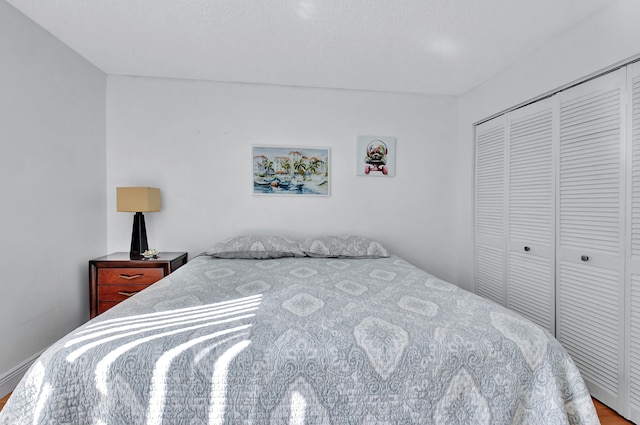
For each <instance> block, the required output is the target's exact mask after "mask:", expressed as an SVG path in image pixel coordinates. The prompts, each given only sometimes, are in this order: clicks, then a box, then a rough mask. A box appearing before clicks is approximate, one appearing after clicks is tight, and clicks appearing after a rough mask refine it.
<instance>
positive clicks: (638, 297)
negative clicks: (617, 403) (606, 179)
mask: <svg viewBox="0 0 640 425" xmlns="http://www.w3.org/2000/svg"><path fill="white" fill-rule="evenodd" d="M629 82H630V84H629V87H630V89H631V102H630V106H631V107H630V123H631V134H630V136H631V146H630V152H629V155H628V162H627V164H628V167H629V168H628V169H629V171H630V172H629V174H630V175H629V179H628V180H627V181H628V182H629V184H628V190H627V197H628V201H627V228H628V229H629V232H627V233H629V234H630V242H631V244H630V246H629V247H628V262H627V270H628V273H627V279H628V280H627V288H629V292H628V295H627V299H628V300H629V301H628V303H629V304H628V309H627V311H628V312H629V314H628V317H627V320H628V322H627V323H628V324H629V326H628V329H629V332H628V334H627V340H628V344H627V347H628V351H627V353H628V356H627V365H628V370H629V373H628V376H629V383H628V386H629V416H628V417H629V419H631V420H632V421H634V422H636V423H640V63H636V64H634V65H630V66H629Z"/></svg>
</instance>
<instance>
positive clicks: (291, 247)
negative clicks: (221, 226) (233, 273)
mask: <svg viewBox="0 0 640 425" xmlns="http://www.w3.org/2000/svg"><path fill="white" fill-rule="evenodd" d="M207 255H211V256H212V257H216V258H247V259H265V258H281V257H304V256H305V255H304V252H302V250H301V249H300V247H299V246H298V244H297V243H296V242H295V241H292V240H289V239H287V238H283V237H281V236H256V235H250V236H238V237H234V238H231V239H227V240H225V241H222V242H218V243H217V244H215V246H214V247H213V248H210V249H209V250H208V251H207Z"/></svg>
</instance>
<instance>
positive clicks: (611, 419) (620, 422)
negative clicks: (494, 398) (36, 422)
mask: <svg viewBox="0 0 640 425" xmlns="http://www.w3.org/2000/svg"><path fill="white" fill-rule="evenodd" d="M10 395H11V394H7V395H6V396H5V397H2V398H1V399H0V410H2V408H3V407H4V405H5V403H6V402H7V400H8V399H9V396H10ZM593 402H594V404H595V406H596V411H597V412H598V417H599V418H600V423H601V424H602V425H627V424H631V422H629V421H627V420H625V419H624V418H622V417H621V416H619V415H618V414H617V413H616V412H614V411H613V410H611V409H609V408H607V406H605V405H604V404H602V403H600V402H599V401H598V400H594V401H593Z"/></svg>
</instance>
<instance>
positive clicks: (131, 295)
mask: <svg viewBox="0 0 640 425" xmlns="http://www.w3.org/2000/svg"><path fill="white" fill-rule="evenodd" d="M138 292H140V291H135V292H125V291H119V292H118V295H124V296H125V297H133V296H134V295H135V294H137V293H138Z"/></svg>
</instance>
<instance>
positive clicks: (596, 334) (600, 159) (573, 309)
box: [556, 69, 626, 410]
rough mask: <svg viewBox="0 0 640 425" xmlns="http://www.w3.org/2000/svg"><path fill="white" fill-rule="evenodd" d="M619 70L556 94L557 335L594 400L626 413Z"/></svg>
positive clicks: (622, 104)
mask: <svg viewBox="0 0 640 425" xmlns="http://www.w3.org/2000/svg"><path fill="white" fill-rule="evenodd" d="M625 91H626V74H625V70H624V69H621V70H618V71H616V72H612V73H610V74H607V75H605V76H602V77H599V78H597V79H595V80H592V81H590V82H587V83H584V84H581V85H579V86H576V87H574V88H572V89H569V90H567V91H565V92H562V93H560V95H559V96H560V122H559V125H560V147H559V176H558V178H559V193H558V206H557V208H558V223H557V226H558V232H557V244H558V245H557V251H558V260H557V288H556V291H557V292H556V295H557V298H556V301H557V327H556V336H557V338H558V339H559V340H560V342H561V343H562V344H563V345H564V347H565V348H566V349H567V350H568V351H569V353H570V354H571V356H572V358H573V359H574V361H575V362H576V364H577V365H578V367H579V369H580V371H581V373H582V376H583V378H584V379H585V381H586V382H587V385H588V386H589V389H590V391H591V393H592V395H593V396H595V397H596V398H597V399H599V400H601V401H602V402H604V403H605V404H607V405H609V406H611V407H612V408H614V409H616V410H621V409H622V406H623V401H622V396H623V394H621V391H622V385H621V381H622V376H623V368H622V367H623V359H624V355H623V351H624V339H623V338H624V313H623V311H624V259H625V252H624V240H625V234H624V225H625V221H624V191H625V190H624V188H625V186H624V182H625V180H624V169H625V166H624V163H625V161H624V153H625V131H626V127H625V104H626V101H625V97H624V96H625Z"/></svg>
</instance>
